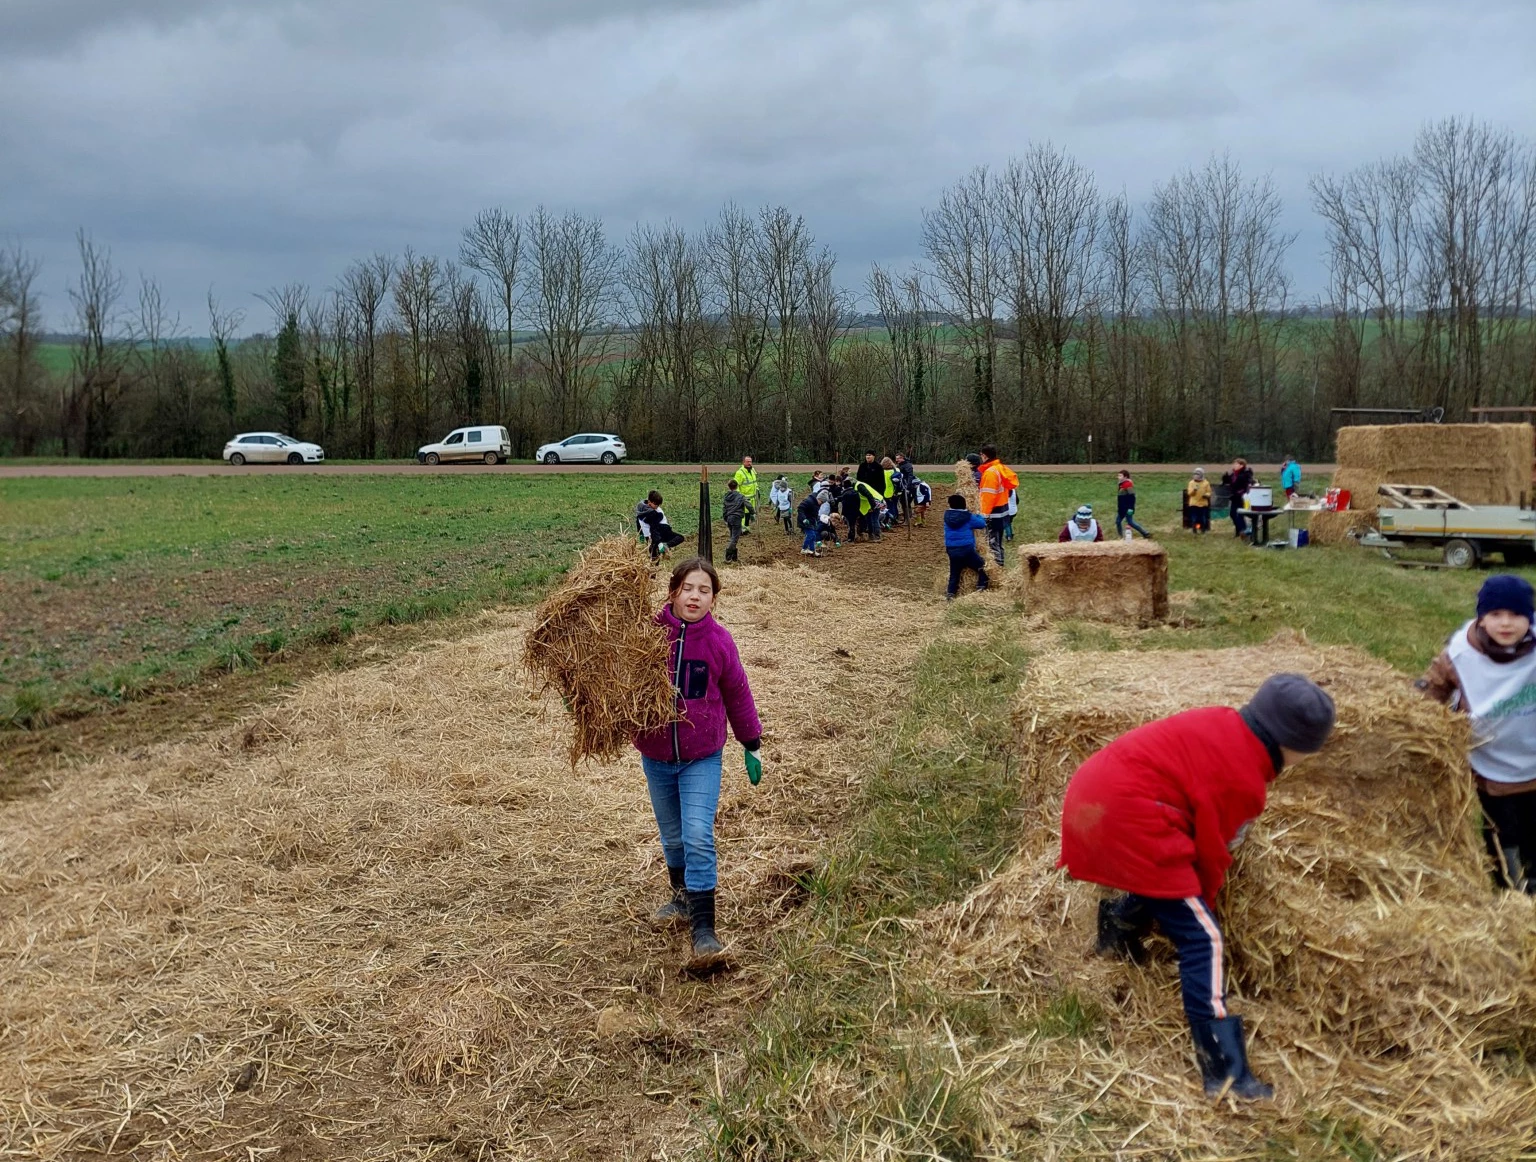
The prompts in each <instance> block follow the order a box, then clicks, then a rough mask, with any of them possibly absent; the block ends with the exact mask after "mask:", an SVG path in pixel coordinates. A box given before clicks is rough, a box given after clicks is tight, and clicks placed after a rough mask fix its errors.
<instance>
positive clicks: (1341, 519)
mask: <svg viewBox="0 0 1536 1162" xmlns="http://www.w3.org/2000/svg"><path fill="white" fill-rule="evenodd" d="M1375 527H1376V508H1375V506H1374V505H1373V506H1372V507H1370V508H1368V509H1357V508H1353V507H1352V508H1350V510H1349V511H1348V512H1322V511H1318V512H1314V513H1312V514H1311V515H1310V516H1309V517H1308V520H1307V536H1308V538H1309V539H1310V540H1311V542H1312V543H1313V544H1314V545H1342V544H1344V543H1345V542H1346V541H1347V540H1348V539H1349V534H1350V533H1351V532H1362V533H1363V532H1365V531H1366V530H1367V529H1373V528H1375Z"/></svg>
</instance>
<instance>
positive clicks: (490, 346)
mask: <svg viewBox="0 0 1536 1162" xmlns="http://www.w3.org/2000/svg"><path fill="white" fill-rule="evenodd" d="M446 274H447V279H446V285H445V289H444V293H443V298H444V300H445V303H446V306H447V327H448V335H447V336H446V338H447V341H446V342H444V343H443V344H442V356H443V362H444V364H445V367H446V370H447V376H448V381H449V384H450V389H451V400H452V404H453V409H454V419H455V421H456V422H458V423H483V422H484V419H485V412H486V411H487V410H489V409H492V408H494V405H495V399H494V398H493V393H492V392H491V391H490V386H491V383H492V375H491V372H492V370H493V368H494V364H495V360H496V348H495V345H494V343H493V342H492V340H491V322H490V318H489V313H488V311H487V309H486V303H485V298H484V296H483V295H481V293H480V287H479V285H478V284H477V283H475V281H474V280H473V279H470V278H466V277H465V276H464V275H463V273H462V272H461V271H460V270H459V269H458V268H457V267H455V266H453V265H452V264H451V263H450V264H447V266H446Z"/></svg>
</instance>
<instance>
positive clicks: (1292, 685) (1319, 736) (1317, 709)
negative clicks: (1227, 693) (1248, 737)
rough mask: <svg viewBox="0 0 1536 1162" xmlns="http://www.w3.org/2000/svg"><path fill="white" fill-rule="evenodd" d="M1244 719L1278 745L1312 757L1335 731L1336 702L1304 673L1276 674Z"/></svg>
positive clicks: (1262, 687)
mask: <svg viewBox="0 0 1536 1162" xmlns="http://www.w3.org/2000/svg"><path fill="white" fill-rule="evenodd" d="M1243 717H1245V718H1247V719H1249V720H1250V721H1251V722H1252V723H1253V725H1254V726H1256V727H1258V728H1259V730H1260V731H1261V732H1262V733H1265V734H1268V735H1269V737H1270V738H1271V739H1272V740H1274V743H1275V745H1276V746H1283V747H1285V748H1286V749H1287V750H1294V751H1300V752H1301V753H1302V754H1312V753H1313V752H1315V751H1320V750H1322V749H1323V744H1324V743H1325V742H1327V741H1328V736H1329V735H1330V734H1331V733H1332V732H1333V721H1334V708H1333V699H1332V698H1330V697H1329V696H1328V694H1327V692H1326V691H1325V690H1324V689H1323V688H1322V687H1321V686H1319V685H1318V684H1317V683H1316V682H1314V681H1312V679H1310V678H1308V677H1305V676H1304V675H1302V674H1275V675H1273V676H1272V677H1271V678H1269V679H1268V680H1267V681H1265V683H1264V685H1262V686H1260V687H1259V689H1258V692H1257V693H1255V694H1254V696H1253V699H1252V701H1250V702H1249V703H1248V705H1247V706H1244V707H1243Z"/></svg>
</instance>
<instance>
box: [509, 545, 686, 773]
mask: <svg viewBox="0 0 1536 1162" xmlns="http://www.w3.org/2000/svg"><path fill="white" fill-rule="evenodd" d="M650 593H651V571H650V565H649V563H648V562H647V560H646V556H645V553H644V551H643V550H642V549H640V547H639V546H638V545H637V544H636V543H635V541H634V540H633V539H631V538H629V537H608V538H605V539H604V540H601V541H598V542H596V543H595V544H594V545H592V547H591V548H589V549H587V550H586V552H584V553H582V555H581V561H580V563H579V564H577V566H576V567H575V568H574V569H572V570H571V572H570V574H569V575H568V576H567V577H566V579H565V581H564V582H563V583H562V584H561V585H560V587H559V588H558V589H556V590H555V591H554V592H553V593H551V594H550V595H549V596H548V597H546V598H545V599H544V602H543V604H541V605H540V606H539V609H538V613H537V614H535V616H534V624H533V628H532V629H530V630H529V631H528V637H527V639H526V641H525V642H524V646H523V664H524V665H525V666H526V667H527V668H528V670H529V672H530V673H532V674H535V675H537V676H538V677H539V678H540V679H541V680H542V681H543V683H544V686H545V687H553V688H554V689H556V690H558V691H559V692H560V696H561V697H562V698H563V699H565V706H566V709H567V710H569V711H570V712H571V718H572V720H573V722H574V725H575V729H574V731H573V733H572V735H571V746H570V758H571V765H572V766H575V765H576V763H578V762H579V761H581V760H582V759H584V758H595V759H599V760H605V761H612V760H613V759H616V758H618V757H619V756H620V755H622V754H624V753H625V752H626V751H627V750H628V748H629V745H630V742H631V741H632V740H633V739H634V737H635V735H637V734H641V733H645V732H648V731H652V730H660V729H661V728H662V727H664V726H667V725H669V724H670V723H672V722H673V721H675V720H676V718H677V696H676V692H675V691H674V690H673V687H672V681H671V678H670V677H669V676H668V674H667V661H668V655H669V652H670V651H669V648H668V645H667V635H666V631H665V630H663V629H662V628H661V627H660V626H658V625H657V624H656V623H655V621H654V620H653V618H654V616H655V614H654V610H653V608H652V606H651V599H650Z"/></svg>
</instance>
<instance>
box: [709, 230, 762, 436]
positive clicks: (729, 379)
mask: <svg viewBox="0 0 1536 1162" xmlns="http://www.w3.org/2000/svg"><path fill="white" fill-rule="evenodd" d="M705 237H706V242H705V266H706V269H707V270H708V274H709V290H710V299H711V310H712V311H713V313H714V314H715V315H716V316H717V317H718V318H719V320H720V325H721V327H722V329H723V331H724V342H723V343H721V344H719V345H718V346H717V349H716V352H715V354H716V370H715V377H716V379H717V380H718V381H719V382H720V383H722V384H728V385H729V386H730V388H731V395H730V400H729V402H730V404H731V407H729V408H727V409H723V410H724V411H725V412H726V413H727V414H726V415H725V416H722V417H721V418H722V420H726V421H727V422H729V420H730V419H734V420H736V421H737V422H734V423H729V429H728V430H732V431H733V432H734V434H735V435H736V436H737V437H738V439H737V441H736V442H737V444H738V445H744V446H746V447H754V446H755V445H756V443H757V440H758V438H759V428H758V418H759V405H758V395H759V392H758V377H759V374H760V372H761V369H762V363H763V354H764V351H765V350H766V349H767V345H768V329H769V309H768V286H767V284H766V283H765V282H764V280H763V271H762V266H761V264H760V263H759V262H758V261H757V260H756V255H757V253H758V251H759V250H760V249H761V243H760V240H759V237H758V230H757V223H756V222H755V221H754V220H753V219H752V217H751V216H750V215H748V214H746V213H745V212H744V211H742V210H741V208H740V207H738V206H735V205H727V206H725V207H724V208H723V209H721V211H720V216H719V218H718V219H717V220H716V221H715V223H714V224H713V225H712V226H711V227H710V229H709V231H708V233H707V234H706V236H705Z"/></svg>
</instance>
